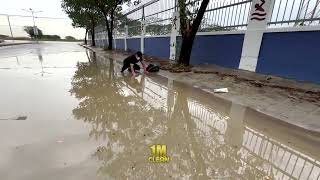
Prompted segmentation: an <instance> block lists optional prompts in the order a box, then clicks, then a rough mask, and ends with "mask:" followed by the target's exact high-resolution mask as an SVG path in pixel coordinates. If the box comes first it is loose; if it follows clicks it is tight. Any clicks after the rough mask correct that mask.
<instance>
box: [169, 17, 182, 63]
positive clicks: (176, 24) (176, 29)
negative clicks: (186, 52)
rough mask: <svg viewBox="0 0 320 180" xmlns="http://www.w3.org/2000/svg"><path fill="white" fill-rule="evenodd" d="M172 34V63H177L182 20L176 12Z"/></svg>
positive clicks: (173, 18)
mask: <svg viewBox="0 0 320 180" xmlns="http://www.w3.org/2000/svg"><path fill="white" fill-rule="evenodd" d="M171 24H172V26H171V34H170V56H169V59H170V63H173V64H175V63H177V57H176V48H177V36H178V34H179V31H180V18H179V11H176V12H174V13H173V15H172V19H171Z"/></svg>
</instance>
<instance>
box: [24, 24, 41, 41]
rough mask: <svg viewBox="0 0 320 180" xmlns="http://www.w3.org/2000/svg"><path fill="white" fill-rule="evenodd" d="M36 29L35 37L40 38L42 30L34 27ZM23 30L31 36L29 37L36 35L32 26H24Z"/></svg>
mask: <svg viewBox="0 0 320 180" xmlns="http://www.w3.org/2000/svg"><path fill="white" fill-rule="evenodd" d="M36 28H37V30H38V35H37V38H41V37H42V36H43V33H42V31H41V30H40V29H39V28H38V27H36ZM23 30H24V31H25V32H26V33H27V34H28V35H29V36H30V37H31V38H35V37H36V35H35V34H34V29H33V26H24V27H23Z"/></svg>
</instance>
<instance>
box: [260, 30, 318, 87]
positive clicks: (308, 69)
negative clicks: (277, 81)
mask: <svg viewBox="0 0 320 180" xmlns="http://www.w3.org/2000/svg"><path fill="white" fill-rule="evenodd" d="M319 42H320V32H283V33H265V34H264V35H263V40H262V44H261V49H260V54H259V59H258V64H257V69H256V72H258V73H262V74H271V75H275V76H281V77H286V78H290V79H296V80H301V81H309V82H316V83H320V58H319V52H320V48H319Z"/></svg>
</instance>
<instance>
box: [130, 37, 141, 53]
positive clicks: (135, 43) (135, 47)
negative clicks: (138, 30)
mask: <svg viewBox="0 0 320 180" xmlns="http://www.w3.org/2000/svg"><path fill="white" fill-rule="evenodd" d="M127 46H128V47H127V48H128V50H130V51H140V50H141V48H140V47H141V39H140V38H132V39H127Z"/></svg>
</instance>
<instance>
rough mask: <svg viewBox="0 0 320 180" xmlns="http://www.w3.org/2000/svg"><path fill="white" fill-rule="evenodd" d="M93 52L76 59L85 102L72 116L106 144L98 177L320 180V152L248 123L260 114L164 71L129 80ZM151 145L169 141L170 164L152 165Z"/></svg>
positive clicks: (75, 89)
mask: <svg viewBox="0 0 320 180" xmlns="http://www.w3.org/2000/svg"><path fill="white" fill-rule="evenodd" d="M88 57H89V59H90V60H89V62H85V63H84V62H81V63H78V64H77V71H76V72H75V75H74V77H73V79H72V88H71V90H70V92H71V94H72V95H74V96H75V97H76V98H78V99H79V100H80V103H79V105H78V107H77V108H75V109H74V110H73V115H74V117H75V118H76V119H78V120H82V121H84V122H86V123H89V124H90V125H91V130H90V134H89V136H90V137H91V138H93V139H95V140H96V141H99V142H101V146H99V147H97V151H96V152H95V154H94V158H96V159H97V160H98V161H100V162H101V167H99V170H98V174H99V176H103V177H112V178H115V179H125V178H130V179H146V177H148V178H149V179H156V178H159V177H161V179H168V178H175V179H237V178H239V179H290V178H292V179H319V175H320V174H319V172H320V168H319V167H320V165H319V164H320V163H319V161H318V160H319V157H318V156H317V155H315V153H313V152H311V150H310V151H309V149H308V148H306V149H305V150H304V151H303V152H300V151H298V150H296V149H295V146H294V145H292V147H291V146H288V145H287V144H284V143H283V142H282V141H281V140H282V139H281V137H279V138H278V139H274V138H272V137H270V136H269V134H267V133H266V132H263V131H259V130H257V129H259V126H261V124H260V125H258V126H255V125H252V126H250V123H248V122H247V121H248V119H255V120H256V119H259V118H257V117H258V115H257V113H256V112H252V111H249V110H248V109H246V108H245V107H243V106H240V105H238V104H234V103H231V102H227V101H224V100H222V99H218V98H216V97H212V96H209V95H208V94H207V93H205V92H200V91H199V90H196V89H194V88H190V87H188V86H186V85H183V84H180V83H177V82H174V81H172V80H170V79H166V78H162V77H159V76H152V75H150V76H147V77H146V76H142V75H141V76H139V77H138V78H136V79H132V78H131V77H130V75H128V76H126V75H124V76H123V75H121V74H119V73H117V72H119V66H121V65H120V64H118V63H117V62H115V61H114V60H112V59H104V58H103V57H97V55H96V54H94V53H91V52H90V54H88ZM255 113H256V114H255ZM249 122H251V121H249ZM254 122H255V121H254ZM251 124H254V123H251ZM262 125H263V124H262ZM264 128H266V127H264ZM273 130H274V131H276V130H275V129H273ZM286 135H287V136H290V133H287V134H286ZM289 138H295V137H289ZM297 143H298V142H297ZM153 144H166V145H167V147H168V151H169V152H168V155H169V156H170V157H171V162H169V163H168V164H152V163H149V162H148V161H147V157H148V156H149V154H150V152H149V146H150V145H153ZM304 147H306V146H305V145H304ZM316 147H319V145H317V146H316Z"/></svg>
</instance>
